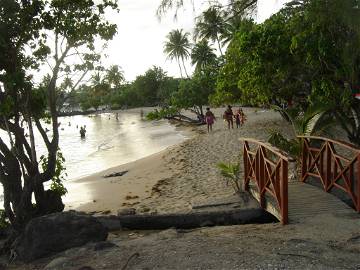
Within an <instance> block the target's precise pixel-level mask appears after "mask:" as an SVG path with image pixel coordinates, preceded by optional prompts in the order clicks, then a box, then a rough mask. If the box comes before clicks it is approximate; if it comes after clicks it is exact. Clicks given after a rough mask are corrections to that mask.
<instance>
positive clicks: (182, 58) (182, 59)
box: [181, 57, 189, 78]
mask: <svg viewBox="0 0 360 270" xmlns="http://www.w3.org/2000/svg"><path fill="white" fill-rule="evenodd" d="M181 61H182V64H183V67H184V71H185V74H186V77H188V78H189V75H188V73H187V71H186V67H185V63H184V57H181Z"/></svg>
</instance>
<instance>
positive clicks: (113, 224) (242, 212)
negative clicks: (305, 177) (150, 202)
mask: <svg viewBox="0 0 360 270" xmlns="http://www.w3.org/2000/svg"><path fill="white" fill-rule="evenodd" d="M97 219H98V220H99V221H100V222H101V223H102V224H103V225H104V226H105V227H107V228H108V230H110V231H112V230H119V229H122V228H126V229H134V230H163V229H168V228H178V229H191V228H198V227H207V226H216V225H236V224H249V223H269V222H274V221H275V219H274V217H273V216H271V215H270V214H268V213H267V212H265V211H263V210H262V209H260V208H254V209H236V210H229V211H216V212H194V213H188V214H163V215H128V216H99V217H97Z"/></svg>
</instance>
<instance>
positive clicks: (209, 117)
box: [205, 108, 216, 133]
mask: <svg viewBox="0 0 360 270" xmlns="http://www.w3.org/2000/svg"><path fill="white" fill-rule="evenodd" d="M215 119H216V118H215V115H214V114H213V113H212V111H210V108H206V113H205V122H206V124H207V131H208V133H209V132H210V130H211V131H212V125H213V124H214V121H215Z"/></svg>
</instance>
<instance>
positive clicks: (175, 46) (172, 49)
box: [164, 29, 191, 77]
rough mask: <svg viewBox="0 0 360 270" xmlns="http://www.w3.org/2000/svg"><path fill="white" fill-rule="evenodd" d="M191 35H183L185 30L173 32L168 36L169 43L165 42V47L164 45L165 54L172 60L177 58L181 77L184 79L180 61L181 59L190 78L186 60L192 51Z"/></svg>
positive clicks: (186, 33)
mask: <svg viewBox="0 0 360 270" xmlns="http://www.w3.org/2000/svg"><path fill="white" fill-rule="evenodd" d="M189 35H190V33H188V32H185V33H183V29H180V30H179V29H176V30H172V31H171V32H170V33H169V34H168V35H167V36H166V37H167V41H166V42H165V45H164V53H166V54H167V57H168V58H169V59H170V60H172V59H174V58H175V59H176V60H177V61H178V64H179V68H180V74H181V77H182V70H181V65H180V59H181V62H182V65H183V68H184V71H185V74H186V76H187V77H189V76H188V74H187V72H186V68H185V64H184V60H185V59H187V58H188V57H189V56H190V52H189V50H190V47H191V45H190V42H189V38H188V36H189Z"/></svg>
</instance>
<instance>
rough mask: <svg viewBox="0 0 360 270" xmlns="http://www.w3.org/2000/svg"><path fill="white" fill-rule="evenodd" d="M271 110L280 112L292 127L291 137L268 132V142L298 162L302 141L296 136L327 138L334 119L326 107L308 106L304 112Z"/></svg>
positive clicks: (278, 108) (300, 110)
mask: <svg viewBox="0 0 360 270" xmlns="http://www.w3.org/2000/svg"><path fill="white" fill-rule="evenodd" d="M273 109H274V110H276V111H278V112H280V113H281V115H283V117H284V118H286V119H287V120H288V121H289V122H290V124H291V127H292V133H293V134H292V136H291V138H290V139H288V138H286V137H285V136H284V135H283V134H281V133H280V132H279V131H277V130H275V129H273V130H270V135H269V138H268V141H269V142H270V143H271V144H273V145H275V146H276V147H277V148H279V149H280V150H283V151H285V152H287V153H289V154H290V156H292V158H294V159H296V160H297V161H298V162H300V157H301V151H302V139H301V138H297V136H323V135H327V136H329V135H330V134H329V130H330V128H331V127H332V126H333V124H334V119H333V118H334V117H333V115H332V114H331V111H330V107H329V106H326V105H321V104H319V105H312V106H309V107H308V108H307V109H306V110H305V112H303V111H302V109H301V108H299V107H293V108H286V109H282V108H280V107H277V106H273Z"/></svg>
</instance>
